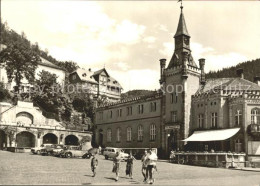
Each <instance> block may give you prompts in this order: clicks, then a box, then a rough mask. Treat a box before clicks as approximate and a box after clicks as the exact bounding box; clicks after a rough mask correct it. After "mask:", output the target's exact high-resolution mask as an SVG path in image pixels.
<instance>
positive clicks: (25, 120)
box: [16, 112, 33, 125]
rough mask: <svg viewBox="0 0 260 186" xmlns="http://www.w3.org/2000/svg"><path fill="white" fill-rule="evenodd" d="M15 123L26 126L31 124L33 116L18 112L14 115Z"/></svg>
mask: <svg viewBox="0 0 260 186" xmlns="http://www.w3.org/2000/svg"><path fill="white" fill-rule="evenodd" d="M16 122H20V123H22V124H28V125H30V124H33V115H31V114H30V113H28V112H19V113H18V114H16Z"/></svg>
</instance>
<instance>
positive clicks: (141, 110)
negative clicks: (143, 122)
mask: <svg viewBox="0 0 260 186" xmlns="http://www.w3.org/2000/svg"><path fill="white" fill-rule="evenodd" d="M143 113H144V105H143V104H142V105H138V114H143Z"/></svg>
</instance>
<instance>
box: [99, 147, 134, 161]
mask: <svg viewBox="0 0 260 186" xmlns="http://www.w3.org/2000/svg"><path fill="white" fill-rule="evenodd" d="M116 152H119V153H120V155H121V157H122V159H123V160H126V159H127V158H128V156H129V154H127V153H125V152H124V151H123V150H122V149H119V148H114V147H106V148H105V149H104V151H103V155H104V156H105V159H106V160H107V159H109V158H114V157H115V156H116Z"/></svg>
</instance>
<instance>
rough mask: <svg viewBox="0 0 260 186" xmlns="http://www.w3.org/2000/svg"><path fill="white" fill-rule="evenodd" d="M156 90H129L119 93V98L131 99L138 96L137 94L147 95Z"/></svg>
mask: <svg viewBox="0 0 260 186" xmlns="http://www.w3.org/2000/svg"><path fill="white" fill-rule="evenodd" d="M156 92H157V91H153V90H130V91H128V92H126V93H122V94H121V99H122V100H124V99H132V98H135V97H139V96H148V95H152V94H155V93H156Z"/></svg>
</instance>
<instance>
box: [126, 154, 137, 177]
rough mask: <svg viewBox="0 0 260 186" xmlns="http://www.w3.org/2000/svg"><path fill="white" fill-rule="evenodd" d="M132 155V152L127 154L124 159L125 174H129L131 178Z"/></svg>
mask: <svg viewBox="0 0 260 186" xmlns="http://www.w3.org/2000/svg"><path fill="white" fill-rule="evenodd" d="M134 160H135V158H134V156H132V153H130V155H129V156H128V158H127V160H126V170H125V173H126V175H129V177H130V178H131V179H133V163H134Z"/></svg>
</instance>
